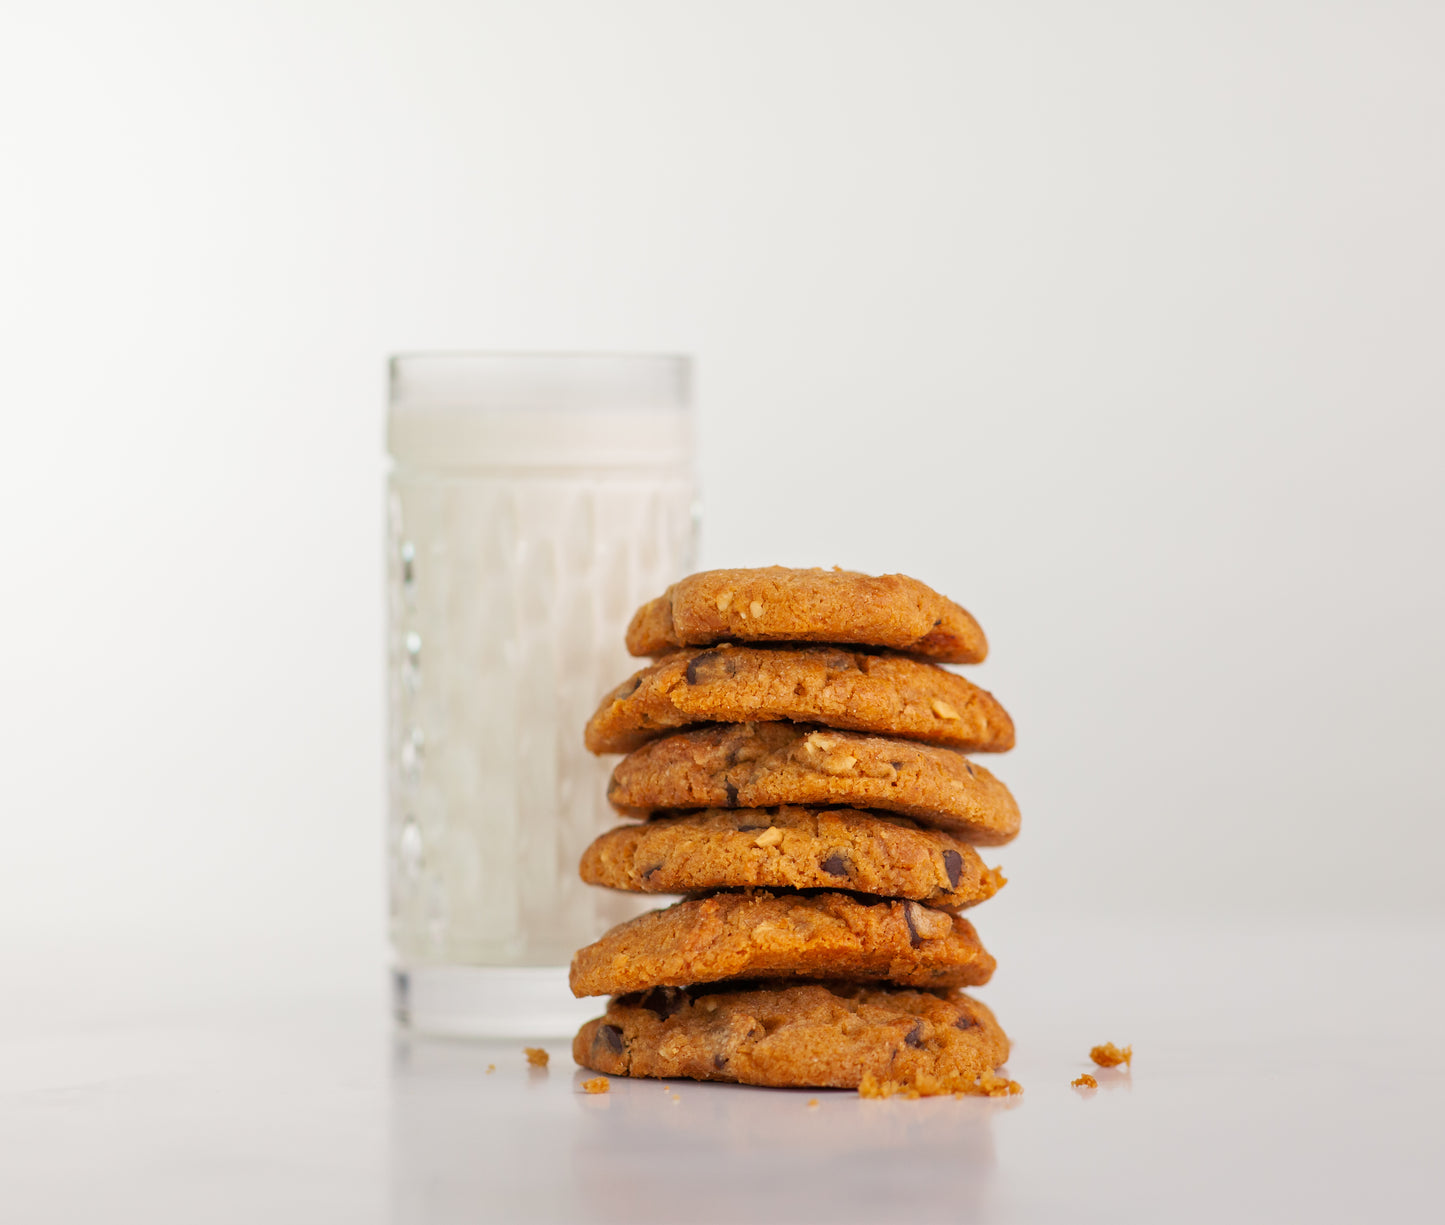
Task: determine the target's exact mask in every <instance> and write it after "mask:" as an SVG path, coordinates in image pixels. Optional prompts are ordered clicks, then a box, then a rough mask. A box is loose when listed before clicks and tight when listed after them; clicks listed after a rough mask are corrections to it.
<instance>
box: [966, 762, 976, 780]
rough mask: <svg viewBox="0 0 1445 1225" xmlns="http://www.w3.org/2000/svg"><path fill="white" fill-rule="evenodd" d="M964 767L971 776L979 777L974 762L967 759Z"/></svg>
mask: <svg viewBox="0 0 1445 1225" xmlns="http://www.w3.org/2000/svg"><path fill="white" fill-rule="evenodd" d="M963 768H964V769H965V770H967V771H968V776H969V778H977V777H978V775H977V774H975V773H974V772H973V762H971V761H966V762H964V763H963Z"/></svg>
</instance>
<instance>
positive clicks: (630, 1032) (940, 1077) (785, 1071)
mask: <svg viewBox="0 0 1445 1225" xmlns="http://www.w3.org/2000/svg"><path fill="white" fill-rule="evenodd" d="M1008 1054H1009V1041H1008V1037H1007V1036H1006V1035H1005V1034H1004V1032H1003V1030H1002V1029H1001V1028H999V1024H998V1022H997V1021H996V1020H994V1017H993V1014H992V1013H991V1012H989V1010H988V1009H987V1008H985V1007H984V1006H983V1005H982V1004H980V1003H979V1002H978V1001H977V1000H974V999H970V998H969V997H968V996H966V995H963V994H962V993H960V992H956V991H950V992H943V993H937V994H935V993H933V992H929V991H909V990H899V989H895V988H888V987H877V986H858V985H847V984H841V983H806V984H797V985H790V986H786V987H767V986H755V985H752V984H747V985H745V986H738V987H736V988H731V987H730V988H729V989H726V990H721V991H719V990H716V989H707V988H704V989H701V990H698V989H692V990H683V989H678V988H669V987H657V988H654V989H653V990H651V991H647V992H645V993H640V994H634V995H624V996H621V997H619V998H618V999H615V1000H612V1001H611V1002H610V1003H609V1004H608V1006H607V1013H606V1015H605V1016H601V1017H598V1018H596V1019H595V1020H592V1021H588V1022H587V1024H585V1025H584V1026H583V1027H582V1028H581V1030H580V1031H579V1032H578V1034H577V1037H576V1038H575V1039H574V1040H573V1042H572V1058H573V1059H575V1060H576V1061H577V1062H578V1063H579V1064H581V1065H582V1066H583V1067H585V1068H592V1069H594V1070H596V1071H598V1072H605V1073H607V1074H608V1075H610V1076H686V1077H691V1078H692V1079H694V1080H725V1081H732V1082H735V1083H739V1084H745V1085H772V1086H776V1087H799V1088H801V1087H804V1086H819V1087H824V1088H833V1089H856V1088H858V1086H859V1085H860V1083H861V1082H862V1081H863V1080H864V1078H865V1077H869V1078H871V1079H872V1080H874V1081H884V1082H891V1083H895V1084H898V1085H900V1086H905V1087H907V1088H909V1089H912V1090H915V1091H917V1092H921V1093H955V1092H961V1093H969V1092H978V1091H979V1089H978V1081H979V1080H980V1078H982V1077H984V1076H986V1075H988V1074H989V1073H991V1072H992V1071H993V1070H994V1069H995V1068H996V1067H998V1066H999V1065H1000V1064H1002V1063H1003V1062H1004V1061H1005V1060H1007V1059H1008Z"/></svg>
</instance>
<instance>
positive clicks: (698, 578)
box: [627, 566, 988, 664]
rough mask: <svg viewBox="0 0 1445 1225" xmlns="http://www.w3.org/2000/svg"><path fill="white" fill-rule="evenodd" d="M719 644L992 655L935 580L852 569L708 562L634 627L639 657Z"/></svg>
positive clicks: (630, 637) (959, 660)
mask: <svg viewBox="0 0 1445 1225" xmlns="http://www.w3.org/2000/svg"><path fill="white" fill-rule="evenodd" d="M714 642H832V643H840V642H841V643H856V644H857V645H860V646H874V647H891V648H892V649H893V650H895V651H907V652H908V653H910V654H912V655H923V656H926V657H928V658H929V659H936V660H938V661H940V662H941V663H954V664H973V663H978V662H979V661H980V660H981V659H983V657H984V656H985V655H987V654H988V642H987V640H986V639H985V638H984V636H983V630H981V629H980V628H979V625H978V622H977V621H975V620H974V619H973V617H971V616H970V615H969V614H968V613H967V612H966V611H965V610H964V609H962V608H960V607H959V606H958V605H957V604H955V603H953V601H952V600H947V599H944V597H943V596H941V595H939V594H938V592H936V591H934V590H933V589H932V588H931V587H926V586H924V585H923V584H922V583H920V582H919V581H918V580H917V579H912V578H908V577H907V576H906V575H902V574H885V575H882V576H881V577H877V578H875V577H873V576H872V575H868V574H858V573H856V572H854V571H852V570H789V569H786V568H784V567H783V566H767V567H765V568H763V569H761V570H706V571H704V572H702V573H701V574H694V575H692V576H690V577H689V578H685V579H683V580H681V581H680V582H677V583H674V584H673V585H672V586H671V587H669V588H668V589H667V591H666V592H664V593H663V594H662V595H661V596H659V597H658V598H657V599H655V600H653V601H652V602H651V603H648V604H644V605H643V606H642V607H641V608H639V609H638V610H637V612H636V614H634V616H633V618H632V623H631V624H630V625H629V626H628V627H627V649H628V650H629V651H631V652H632V653H633V654H634V655H662V654H664V653H665V652H667V651H669V650H672V649H673V648H675V647H686V646H708V645H710V644H712V643H714Z"/></svg>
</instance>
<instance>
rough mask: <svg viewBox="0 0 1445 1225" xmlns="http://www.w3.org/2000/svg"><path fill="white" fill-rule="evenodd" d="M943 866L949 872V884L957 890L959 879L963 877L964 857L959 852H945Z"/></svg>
mask: <svg viewBox="0 0 1445 1225" xmlns="http://www.w3.org/2000/svg"><path fill="white" fill-rule="evenodd" d="M943 866H944V868H945V869H946V870H947V872H948V883H949V884H950V885H952V886H953V887H954V888H955V889H957V888H958V878H959V877H960V876H962V875H963V856H962V855H960V854H959V853H958V852H957V851H944V852H943Z"/></svg>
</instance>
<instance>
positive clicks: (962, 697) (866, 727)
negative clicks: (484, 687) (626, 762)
mask: <svg viewBox="0 0 1445 1225" xmlns="http://www.w3.org/2000/svg"><path fill="white" fill-rule="evenodd" d="M775 720H790V721H792V722H797V723H820V724H823V725H825V726H827V727H837V728H845V729H850V730H853V731H863V732H876V733H879V734H882V735H889V736H905V737H908V738H910V739H913V740H922V741H926V742H929V743H932V744H944V745H948V746H950V747H952V748H958V749H968V750H972V751H975V752H1003V751H1005V750H1007V749H1011V748H1013V744H1014V727H1013V720H1011V719H1010V718H1009V716H1008V712H1007V711H1005V710H1004V708H1003V707H1002V706H1001V705H999V703H998V701H997V700H996V699H995V698H994V696H993V695H992V694H991V693H989V692H988V691H987V690H986V689H980V688H979V687H978V686H977V685H974V684H972V683H971V682H969V681H967V680H965V679H964V678H963V677H961V676H958V675H956V674H954V673H952V672H947V671H945V670H944V669H943V668H940V667H938V666H937V665H936V664H931V663H927V662H926V661H924V660H919V659H912V658H910V657H909V656H906V655H897V654H893V653H884V654H876V653H870V652H865V651H850V650H847V649H845V648H842V647H833V646H827V647H822V646H820V647H749V646H737V645H734V644H732V643H724V644H722V645H721V646H717V647H712V648H708V649H701V648H693V649H687V650H681V651H675V652H673V653H672V654H670V655H667V656H664V657H663V658H662V659H660V660H658V661H657V662H656V663H654V664H652V665H651V666H650V667H647V668H643V669H642V670H641V671H640V672H638V673H636V674H635V675H634V676H632V677H630V678H629V679H628V680H627V681H625V682H624V683H623V684H621V685H619V686H618V687H617V689H615V690H614V691H613V692H612V693H610V694H608V696H607V697H606V698H604V699H603V701H602V704H601V705H600V706H599V707H598V709H597V713H596V714H594V715H593V716H592V718H591V719H590V720H589V721H588V723H587V732H586V740H587V747H588V748H589V749H590V750H591V751H592V752H594V753H629V752H631V751H632V750H633V749H635V748H637V747H639V746H640V745H642V744H645V743H646V742H647V741H648V740H652V739H655V738H656V737H657V736H659V735H662V734H664V733H666V732H668V731H671V730H674V729H676V728H679V727H684V726H686V725H688V724H691V723H709V722H711V723H746V722H749V721H775Z"/></svg>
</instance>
